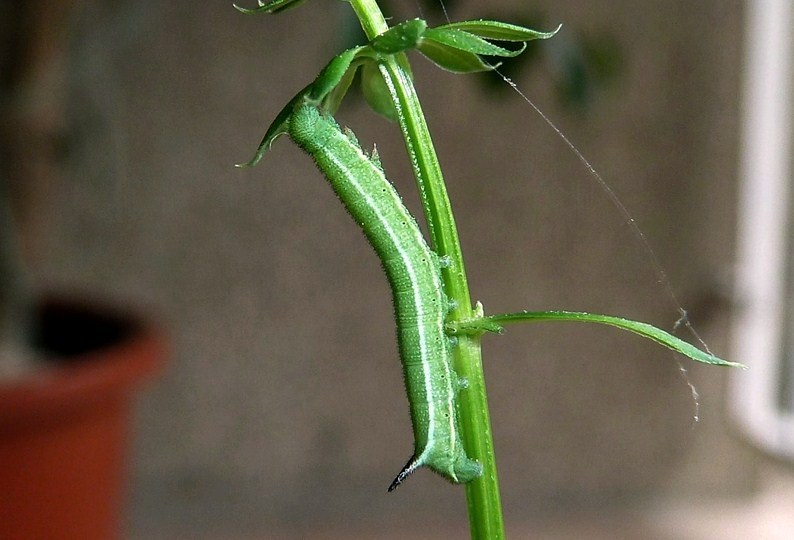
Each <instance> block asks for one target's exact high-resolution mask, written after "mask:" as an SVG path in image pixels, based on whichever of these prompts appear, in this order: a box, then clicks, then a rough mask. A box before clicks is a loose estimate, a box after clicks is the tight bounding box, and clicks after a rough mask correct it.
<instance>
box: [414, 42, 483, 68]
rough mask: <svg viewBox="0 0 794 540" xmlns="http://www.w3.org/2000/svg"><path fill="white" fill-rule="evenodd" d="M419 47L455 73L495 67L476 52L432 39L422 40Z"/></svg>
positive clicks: (438, 64)
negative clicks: (455, 47) (449, 45)
mask: <svg viewBox="0 0 794 540" xmlns="http://www.w3.org/2000/svg"><path fill="white" fill-rule="evenodd" d="M417 48H418V49H419V52H420V53H422V54H423V55H425V57H427V59H428V60H430V61H431V62H433V63H434V64H436V65H437V66H438V67H440V68H442V69H446V70H447V71H452V72H453V73H474V72H477V71H488V70H490V69H493V67H492V66H490V65H488V64H486V63H485V62H483V61H482V59H481V58H480V57H479V56H477V55H476V54H474V53H470V52H468V51H462V50H460V49H454V48H452V47H448V46H446V45H443V44H441V43H438V42H437V41H433V40H430V39H423V40H421V41H420V42H419V45H418V47H417Z"/></svg>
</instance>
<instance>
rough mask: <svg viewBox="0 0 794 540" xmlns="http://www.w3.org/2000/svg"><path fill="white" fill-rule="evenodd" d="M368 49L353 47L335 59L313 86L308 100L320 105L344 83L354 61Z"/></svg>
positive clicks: (323, 70)
mask: <svg viewBox="0 0 794 540" xmlns="http://www.w3.org/2000/svg"><path fill="white" fill-rule="evenodd" d="M366 49H367V48H366V47H363V46H359V47H352V48H350V49H347V50H345V51H342V52H341V53H339V54H338V55H336V56H335V57H333V58H332V59H331V61H330V62H328V64H326V66H325V67H324V68H323V69H322V71H320V74H319V75H317V78H316V79H314V82H313V83H312V84H311V89H310V91H309V94H308V96H307V98H308V100H309V101H310V102H311V103H312V104H313V105H319V104H320V103H321V102H322V100H323V99H324V98H325V96H327V95H328V94H329V93H330V92H331V91H332V90H333V89H334V88H336V87H337V85H338V84H339V83H340V82H341V81H342V79H343V78H344V76H345V74H346V73H347V71H348V69H350V67H351V65H352V64H353V61H354V60H356V59H357V58H358V57H359V56H362V55H363V54H364V53H365V51H366ZM353 69H355V67H354V68H353Z"/></svg>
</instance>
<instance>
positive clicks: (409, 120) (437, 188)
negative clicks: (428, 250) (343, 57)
mask: <svg viewBox="0 0 794 540" xmlns="http://www.w3.org/2000/svg"><path fill="white" fill-rule="evenodd" d="M350 3H351V5H352V7H353V9H354V11H355V13H356V15H357V16H358V17H359V20H360V21H361V26H362V28H363V29H364V32H365V33H366V35H367V38H368V39H370V40H372V39H373V38H375V37H376V36H377V35H379V34H382V33H383V32H385V31H386V30H387V29H388V25H387V24H386V21H385V19H384V18H383V14H382V13H381V11H380V8H379V7H378V5H377V3H376V1H375V0H351V2H350ZM399 54H400V55H402V53H399ZM400 60H404V59H399V57H398V55H390V56H386V57H384V59H383V61H382V63H381V65H380V70H381V73H382V74H383V77H384V80H385V81H386V84H387V86H388V88H389V91H390V93H391V95H392V99H393V101H394V105H395V108H396V110H397V116H398V119H399V123H400V128H401V130H402V133H403V138H404V139H405V145H406V149H407V151H408V155H409V156H410V158H411V164H412V166H413V170H414V175H415V176H416V180H417V185H418V188H419V193H420V195H421V198H422V204H423V207H424V212H425V218H426V220H427V223H428V229H429V231H430V237H431V244H432V246H433V249H434V250H435V251H436V253H437V254H438V255H439V256H440V257H443V258H445V259H446V260H448V261H449V264H448V265H445V267H444V268H442V276H443V280H444V287H445V291H446V293H447V295H448V297H449V299H450V301H451V302H452V305H453V309H452V311H451V312H450V314H449V319H450V320H453V321H454V320H457V319H468V318H471V317H472V316H477V315H479V316H482V312H481V311H480V312H475V310H474V309H473V308H472V305H471V299H470V297H469V287H468V282H467V280H466V273H465V269H464V264H463V255H462V252H461V248H460V241H459V239H458V233H457V228H456V226H455V220H454V216H453V214H452V207H451V204H450V201H449V197H448V195H447V191H446V186H445V185H444V180H443V175H442V173H441V166H440V165H439V162H438V157H437V155H436V152H435V149H434V147H433V142H432V139H431V137H430V132H429V130H428V127H427V123H426V121H425V118H424V114H423V112H422V108H421V105H420V103H419V98H418V97H417V95H416V90H415V89H414V86H413V83H412V81H411V79H410V77H409V76H408V75H407V74H406V72H405V71H404V70H403V68H402V67H401V66H400ZM453 357H454V363H455V365H454V368H455V371H456V372H457V374H458V375H459V376H460V377H463V378H465V379H466V380H467V381H468V389H466V390H465V391H462V392H461V393H460V396H459V399H458V400H457V403H458V419H459V422H460V424H461V425H460V427H461V432H462V438H463V444H464V447H465V449H466V451H467V454H468V455H469V456H470V457H473V458H475V459H477V460H478V461H480V463H482V465H483V474H482V476H481V477H480V478H478V479H477V480H474V481H472V482H470V483H468V484H466V498H467V502H468V509H469V523H470V527H471V537H472V538H473V539H477V540H480V539H482V540H484V539H488V540H499V539H501V538H504V525H503V519H502V509H501V500H500V495H499V483H498V479H497V471H496V460H495V455H494V449H493V438H492V436H491V433H492V430H491V424H490V417H489V412H488V400H487V395H486V390H485V378H484V374H483V369H482V358H481V352H480V339H479V337H478V336H461V337H460V338H459V340H458V346H457V347H456V348H455V350H454V354H453Z"/></svg>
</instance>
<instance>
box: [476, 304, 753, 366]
mask: <svg viewBox="0 0 794 540" xmlns="http://www.w3.org/2000/svg"><path fill="white" fill-rule="evenodd" d="M483 319H484V320H486V321H489V322H492V323H495V324H497V325H502V324H506V323H515V322H534V321H576V322H588V323H596V324H606V325H609V326H614V327H616V328H620V329H622V330H628V331H629V332H633V333H635V334H638V335H640V336H642V337H645V338H648V339H650V340H651V341H655V342H656V343H658V344H660V345H663V346H665V347H667V348H669V349H672V350H674V351H676V352H678V353H681V354H683V355H684V356H688V357H689V358H691V359H692V360H695V361H696V362H702V363H704V364H712V365H716V366H730V367H739V368H743V369H746V366H745V365H743V364H740V363H738V362H729V361H727V360H723V359H722V358H718V357H716V356H714V355H713V354H710V353H707V352H704V351H701V350H700V349H698V348H697V347H695V346H694V345H692V344H690V343H687V342H686V341H683V340H682V339H679V338H677V337H675V336H673V335H672V334H669V333H667V332H665V331H664V330H660V329H659V328H656V327H655V326H652V325H650V324H647V323H643V322H638V321H631V320H628V319H623V318H620V317H612V316H610V315H599V314H595V313H584V312H581V311H521V312H518V313H505V314H502V315H489V316H487V317H483Z"/></svg>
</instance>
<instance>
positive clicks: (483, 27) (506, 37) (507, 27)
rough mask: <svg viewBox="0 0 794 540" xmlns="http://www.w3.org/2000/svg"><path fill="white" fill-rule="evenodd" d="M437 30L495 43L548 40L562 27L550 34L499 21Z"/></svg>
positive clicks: (453, 24) (444, 27)
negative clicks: (473, 36)
mask: <svg viewBox="0 0 794 540" xmlns="http://www.w3.org/2000/svg"><path fill="white" fill-rule="evenodd" d="M436 28H437V29H446V28H451V29H457V30H463V31H465V32H468V33H470V34H474V35H475V36H479V37H481V38H485V39H493V40H496V41H532V40H533V39H548V38H550V37H552V36H553V35H554V34H556V33H557V32H559V30H560V28H562V25H560V26H558V27H557V28H556V29H554V30H552V31H551V32H540V31H538V30H532V29H530V28H525V27H523V26H517V25H515V24H508V23H503V22H499V21H486V20H478V21H460V22H454V23H450V24H445V25H442V26H438V27H436Z"/></svg>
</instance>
